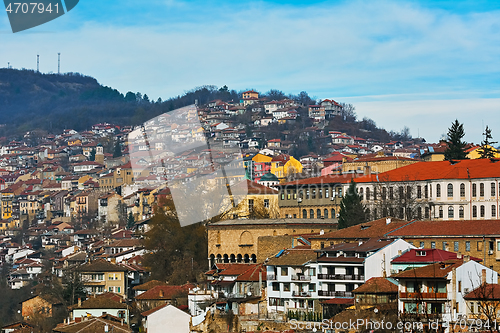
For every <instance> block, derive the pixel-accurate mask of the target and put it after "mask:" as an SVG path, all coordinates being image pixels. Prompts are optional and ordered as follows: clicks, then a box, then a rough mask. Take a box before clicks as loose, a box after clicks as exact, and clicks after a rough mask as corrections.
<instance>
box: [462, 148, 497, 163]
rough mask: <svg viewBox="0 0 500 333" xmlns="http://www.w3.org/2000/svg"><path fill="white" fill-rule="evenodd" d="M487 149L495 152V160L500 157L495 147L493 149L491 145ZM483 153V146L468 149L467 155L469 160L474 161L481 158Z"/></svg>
mask: <svg viewBox="0 0 500 333" xmlns="http://www.w3.org/2000/svg"><path fill="white" fill-rule="evenodd" d="M486 147H488V148H490V149H492V150H493V154H494V156H495V158H499V157H500V153H499V152H498V150H496V149H495V148H494V147H492V146H490V145H486ZM481 151H482V146H474V147H471V148H469V149H467V150H466V151H465V152H466V153H467V158H468V159H471V160H473V159H477V158H480V157H481Z"/></svg>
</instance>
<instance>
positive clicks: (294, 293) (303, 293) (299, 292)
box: [292, 291, 311, 297]
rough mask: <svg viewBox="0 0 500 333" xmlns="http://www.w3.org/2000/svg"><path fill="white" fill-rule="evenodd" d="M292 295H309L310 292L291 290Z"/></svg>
mask: <svg viewBox="0 0 500 333" xmlns="http://www.w3.org/2000/svg"><path fill="white" fill-rule="evenodd" d="M292 296H293V297H311V293H310V292H309V291H293V292H292Z"/></svg>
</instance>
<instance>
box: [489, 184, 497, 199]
mask: <svg viewBox="0 0 500 333" xmlns="http://www.w3.org/2000/svg"><path fill="white" fill-rule="evenodd" d="M490 195H491V196H492V197H494V196H495V195H496V191H495V183H491V194H490Z"/></svg>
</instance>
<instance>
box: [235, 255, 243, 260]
mask: <svg viewBox="0 0 500 333" xmlns="http://www.w3.org/2000/svg"><path fill="white" fill-rule="evenodd" d="M242 261H243V257H242V256H241V254H238V255H237V256H236V262H242Z"/></svg>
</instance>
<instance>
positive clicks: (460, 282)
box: [458, 281, 462, 293]
mask: <svg viewBox="0 0 500 333" xmlns="http://www.w3.org/2000/svg"><path fill="white" fill-rule="evenodd" d="M458 292H459V293H461V292H462V281H458Z"/></svg>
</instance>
